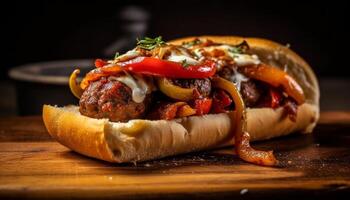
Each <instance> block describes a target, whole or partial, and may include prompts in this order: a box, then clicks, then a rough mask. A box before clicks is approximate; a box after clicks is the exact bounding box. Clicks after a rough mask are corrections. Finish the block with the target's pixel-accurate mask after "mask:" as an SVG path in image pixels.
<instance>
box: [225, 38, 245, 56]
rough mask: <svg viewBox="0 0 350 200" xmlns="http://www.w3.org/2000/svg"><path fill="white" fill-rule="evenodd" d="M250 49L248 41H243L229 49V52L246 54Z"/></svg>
mask: <svg viewBox="0 0 350 200" xmlns="http://www.w3.org/2000/svg"><path fill="white" fill-rule="evenodd" d="M248 49H249V46H248V43H247V41H245V40H244V41H243V42H241V43H240V44H238V45H236V46H234V47H231V48H229V49H228V51H229V52H230V53H232V54H242V53H245V52H246V51H247V50H248Z"/></svg>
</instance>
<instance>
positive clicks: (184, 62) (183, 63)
mask: <svg viewBox="0 0 350 200" xmlns="http://www.w3.org/2000/svg"><path fill="white" fill-rule="evenodd" d="M181 65H182V66H183V67H185V68H186V67H188V66H190V64H188V63H187V60H186V59H184V60H183V61H182V62H181Z"/></svg>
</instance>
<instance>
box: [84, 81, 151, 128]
mask: <svg viewBox="0 0 350 200" xmlns="http://www.w3.org/2000/svg"><path fill="white" fill-rule="evenodd" d="M149 98H150V97H149V96H146V99H145V100H144V101H143V102H141V103H136V102H134V101H133V100H132V91H131V89H130V88H129V87H127V86H126V85H124V84H123V83H121V82H119V81H116V80H108V79H106V78H102V79H100V80H98V81H95V82H92V83H91V84H90V85H89V86H88V87H87V89H86V90H85V91H84V93H83V95H82V96H81V98H80V102H79V105H80V109H79V111H80V113H81V114H83V115H85V116H88V117H93V118H108V119H110V120H111V121H115V122H125V121H128V120H130V119H137V118H142V117H143V116H144V114H145V111H146V108H147V107H148V104H149V102H150V100H149Z"/></svg>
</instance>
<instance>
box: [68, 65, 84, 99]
mask: <svg viewBox="0 0 350 200" xmlns="http://www.w3.org/2000/svg"><path fill="white" fill-rule="evenodd" d="M79 73H80V70H79V69H76V70H74V71H73V73H72V74H71V75H70V77H69V88H70V91H71V92H72V93H73V95H74V96H75V97H77V98H78V99H80V97H81V95H82V94H83V92H84V90H83V89H81V87H80V85H79V84H78V83H77V75H78V74H79Z"/></svg>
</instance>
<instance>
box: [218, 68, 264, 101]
mask: <svg viewBox="0 0 350 200" xmlns="http://www.w3.org/2000/svg"><path fill="white" fill-rule="evenodd" d="M218 74H219V76H220V77H222V78H224V79H226V80H229V81H232V80H231V79H232V76H234V74H235V71H234V70H233V68H232V67H228V66H227V67H224V68H222V69H221V71H219V73H218ZM261 92H262V88H261V87H259V84H258V82H256V81H253V80H248V81H242V82H241V86H240V93H241V95H242V98H243V101H244V103H245V105H246V106H247V107H253V106H255V105H256V103H257V102H258V100H259V98H260V96H261Z"/></svg>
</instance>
